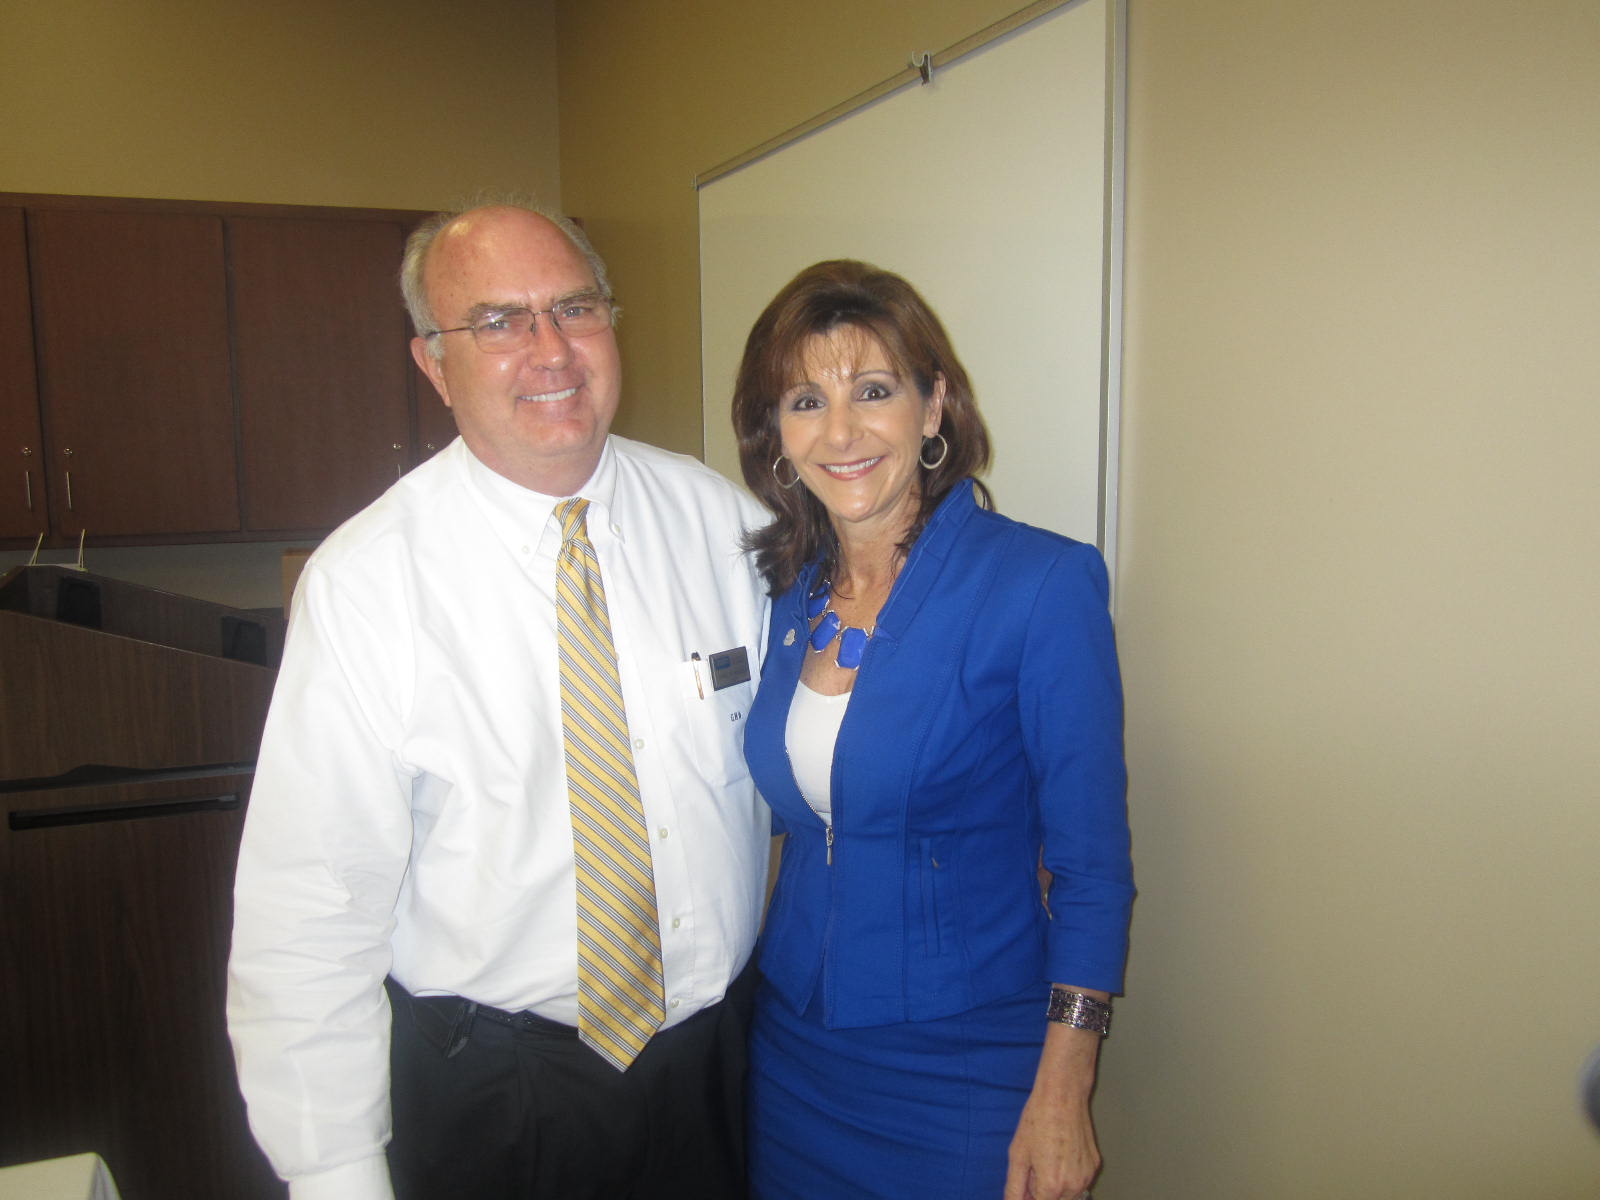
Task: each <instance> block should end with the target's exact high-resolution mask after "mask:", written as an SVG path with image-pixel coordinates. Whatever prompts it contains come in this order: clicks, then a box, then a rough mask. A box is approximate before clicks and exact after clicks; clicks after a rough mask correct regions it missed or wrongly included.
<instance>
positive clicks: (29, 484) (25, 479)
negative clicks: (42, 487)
mask: <svg viewBox="0 0 1600 1200" xmlns="http://www.w3.org/2000/svg"><path fill="white" fill-rule="evenodd" d="M22 490H23V491H24V492H26V493H27V495H28V511H29V512H32V511H33V472H32V471H24V472H23V473H22Z"/></svg>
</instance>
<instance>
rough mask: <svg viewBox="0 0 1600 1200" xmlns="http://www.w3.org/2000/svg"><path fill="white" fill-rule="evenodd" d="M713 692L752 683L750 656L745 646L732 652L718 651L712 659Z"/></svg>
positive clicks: (738, 647)
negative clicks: (739, 684) (735, 685)
mask: <svg viewBox="0 0 1600 1200" xmlns="http://www.w3.org/2000/svg"><path fill="white" fill-rule="evenodd" d="M709 661H710V663H711V690H712V691H714V692H720V691H721V690H722V689H723V688H727V687H732V686H733V685H734V684H736V683H748V682H749V681H750V655H749V654H748V653H746V651H745V648H744V647H743V646H737V647H735V648H734V649H732V650H718V651H717V652H716V653H715V654H713V655H712V656H711V658H710V660H709Z"/></svg>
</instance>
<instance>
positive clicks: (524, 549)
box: [522, 546, 528, 554]
mask: <svg viewBox="0 0 1600 1200" xmlns="http://www.w3.org/2000/svg"><path fill="white" fill-rule="evenodd" d="M522 552H523V553H524V554H526V553H527V552H528V548H527V547H526V546H524V547H523V548H522Z"/></svg>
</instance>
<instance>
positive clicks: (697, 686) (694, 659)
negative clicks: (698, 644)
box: [689, 650, 706, 700]
mask: <svg viewBox="0 0 1600 1200" xmlns="http://www.w3.org/2000/svg"><path fill="white" fill-rule="evenodd" d="M689 662H690V663H691V664H692V665H693V666H694V690H695V691H697V692H699V693H700V699H702V700H704V699H705V698H706V689H705V685H703V684H702V683H701V682H700V651H698V650H696V651H695V652H694V653H693V654H691V655H689Z"/></svg>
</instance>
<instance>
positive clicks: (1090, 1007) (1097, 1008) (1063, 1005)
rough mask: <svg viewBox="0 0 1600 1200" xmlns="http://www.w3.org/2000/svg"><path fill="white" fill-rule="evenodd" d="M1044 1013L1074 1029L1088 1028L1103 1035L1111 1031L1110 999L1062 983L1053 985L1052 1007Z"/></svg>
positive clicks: (1051, 993)
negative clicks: (1091, 994) (1075, 990)
mask: <svg viewBox="0 0 1600 1200" xmlns="http://www.w3.org/2000/svg"><path fill="white" fill-rule="evenodd" d="M1044 1015H1045V1016H1046V1017H1047V1018H1049V1019H1050V1020H1052V1021H1059V1022H1060V1023H1061V1024H1063V1025H1070V1026H1072V1027H1073V1028H1074V1029H1088V1030H1090V1031H1092V1032H1094V1033H1098V1034H1099V1035H1100V1036H1101V1037H1105V1036H1106V1034H1108V1033H1110V1032H1111V1002H1110V1001H1108V1000H1096V999H1095V998H1094V997H1093V996H1086V995H1084V994H1083V993H1082V992H1074V991H1072V990H1071V989H1070V988H1064V987H1062V986H1061V985H1060V984H1054V985H1052V986H1051V988H1050V1007H1049V1008H1047V1009H1045V1014H1044Z"/></svg>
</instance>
